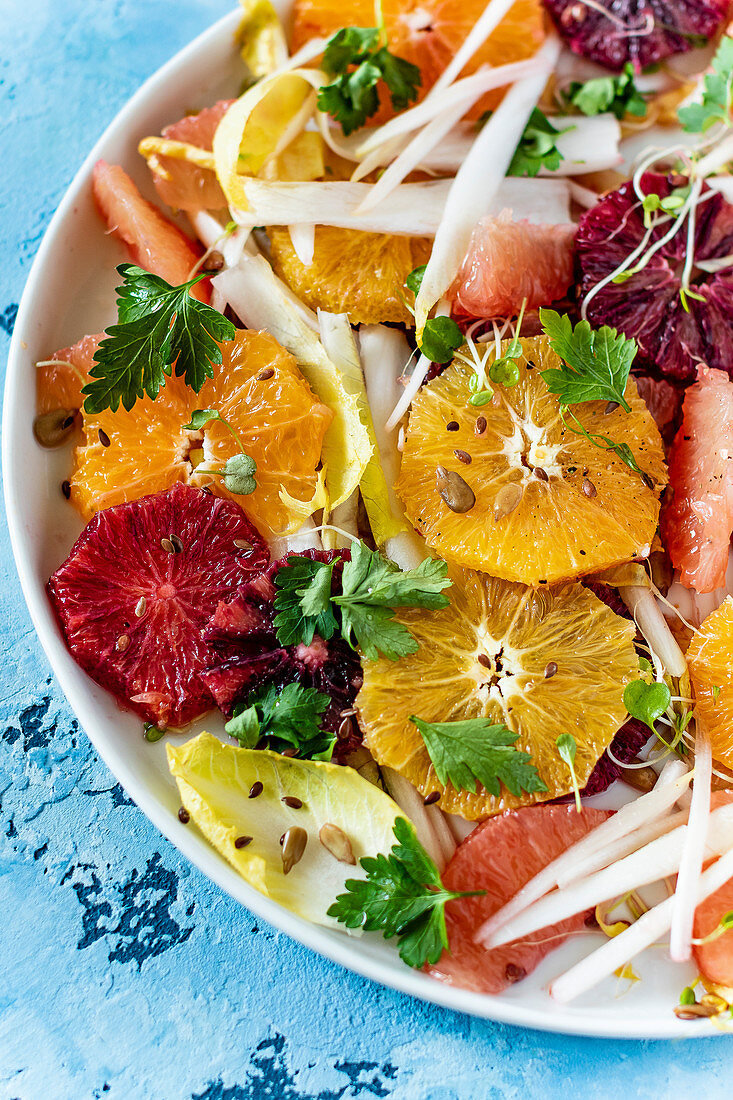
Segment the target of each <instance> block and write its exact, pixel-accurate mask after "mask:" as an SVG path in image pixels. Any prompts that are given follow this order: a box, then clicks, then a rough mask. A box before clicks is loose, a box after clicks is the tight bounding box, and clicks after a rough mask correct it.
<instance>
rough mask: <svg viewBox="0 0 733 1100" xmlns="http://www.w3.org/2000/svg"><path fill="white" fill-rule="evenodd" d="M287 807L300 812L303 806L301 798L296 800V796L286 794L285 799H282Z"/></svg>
mask: <svg viewBox="0 0 733 1100" xmlns="http://www.w3.org/2000/svg"><path fill="white" fill-rule="evenodd" d="M280 801H281V802H284V803H285V805H286V806H289V807H290V809H291V810H299V809H300V808H301V806H302V805H303V802H302V800H301V799H300V798H296V797H295V795H294V794H286V795H285V797H284V798H281V799H280Z"/></svg>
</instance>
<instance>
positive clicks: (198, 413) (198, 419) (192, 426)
mask: <svg viewBox="0 0 733 1100" xmlns="http://www.w3.org/2000/svg"><path fill="white" fill-rule="evenodd" d="M211 420H220V421H221V422H222V424H227V426H229V425H228V422H227V421H226V420H225V419H224V417H223V416H222V415H221V413H220V412H219V410H218V409H194V410H193V412H192V413H191V419H190V420H189V422H188V424H184V425H183V427H184V428H185V430H186V431H188V432H200V431H201V429H202V428H205V427H206V425H207V424H208V423H209V421H211Z"/></svg>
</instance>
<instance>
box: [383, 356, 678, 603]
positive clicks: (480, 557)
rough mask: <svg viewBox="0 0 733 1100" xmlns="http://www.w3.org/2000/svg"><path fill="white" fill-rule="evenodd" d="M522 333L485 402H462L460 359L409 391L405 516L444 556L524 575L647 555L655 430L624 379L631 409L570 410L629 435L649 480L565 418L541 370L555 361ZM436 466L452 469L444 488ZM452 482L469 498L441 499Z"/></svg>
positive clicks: (597, 405)
mask: <svg viewBox="0 0 733 1100" xmlns="http://www.w3.org/2000/svg"><path fill="white" fill-rule="evenodd" d="M521 343H522V357H521V359H519V360H518V365H519V382H518V384H517V385H516V386H514V387H512V388H507V387H506V386H501V385H497V386H496V387H495V392H494V397H493V400H492V401H491V402H490V403H489V404H487V405H483V406H482V407H480V408H474V407H473V406H472V405H470V404H469V399H470V397H471V396H472V391H471V389H470V382H471V379H472V377H474V370H473V368H472V367H470V366H468V365H467V364H466V363H464V362H462V361H460V360H455V361H454V362H453V364H452V365H451V366H450V367H448V368H447V370H445V371H443V372H442V374H440V375H439V376H438V377H437V378H434V379H433V380H432V381H431V382H429V383H428V384H427V385H425V386H423V387H422V389H421V390H420V391H419V393H418V394H417V396H416V397H415V399H414V400H413V403H412V410H411V412H410V420H409V424H408V429H407V437H406V440H405V449H404V452H403V456H402V468H401V471H400V477H399V481H398V483H397V493H398V495H399V496H400V497H401V499H402V501H403V503H404V505H405V511H406V513H407V515H408V517H409V519H410V520H411V521H412V523H413V525H414V526H415V527H416V528H417V530H418V531H419V532H420V533H421V534H422V535H424V537H425V539H426V541H427V543H428V545H429V546H432V547H433V548H434V549H435V550H436V551H437V553H438V554H440V556H441V557H443V558H446V559H447V560H448V561H454V562H458V563H459V564H460V565H465V566H469V567H471V568H473V569H481V570H485V571H486V572H487V573H491V575H492V576H494V577H502V578H504V579H506V580H512V581H519V582H522V583H524V584H532V585H537V584H542V583H545V582H547V583H550V584H551V583H553V582H555V581H560V580H566V579H570V578H574V577H578V576H580V575H582V574H584V573H590V572H594V571H599V570H602V569H606V568H608V567H610V566H612V565H616V564H618V563H620V562H624V561H630V560H631V559H632V558H635V557H637V556H642V557H646V556H647V555H648V553H649V549H650V547H651V543H652V539H653V538H654V534H655V532H656V529H657V520H658V517H659V499H658V496H659V493H660V491H661V489H662V487H663V486H664V485H665V484H666V480H667V475H666V470H665V466H664V453H663V450H662V443H661V440H660V438H659V432H658V431H657V429H656V426H655V424H654V421H653V420H652V417H651V415H650V414H649V412H648V410H647V408H646V406H645V405H644V402H643V401H642V400H641V398H640V397H639V395H638V393H637V391H636V386H635V385H634V382H633V381H629V383H628V385H627V387H626V400H627V402H628V403H629V405H630V406H631V412H630V413H626V412H624V410H623V409H622V408H617V409H616V410H615V411H613V412H609V413H607V412H606V403H605V402H603V401H589V402H586V403H584V404H581V405H576V406H574V407H573V411H574V412H575V413H576V415H577V416H578V419H579V420H580V421H581V423H582V424H583V426H584V427H585V428H586V429H587V430H588V431H589V432H602V433H603V434H605V435H607V436H608V437H609V438H611V439H613V441H614V442H616V443H623V444H627V445H628V446H629V447H630V448H631V450H632V451H633V453H634V455H635V457H636V460H637V462H638V463H639V465H640V466H641V468H642V469H643V470H644V471H645V472H646V473H647V474H648V475H649V477H650V478H651V479H652V483H653V484H654V486H655V488H654V490H652V489H650V488H648V487H647V486H646V485H645V484H644V483H643V482H642V480H641V478H640V477H639V475H638V474H635V473H634V472H633V471H631V470H630V469H629V467H628V466H626V465H625V464H624V463H623V462H622V461H621V459H620V458H618V457H617V456H616V455H615V454H612V453H611V452H609V451H607V450H599V448H598V447H596V446H594V445H593V444H592V443H590V442H589V441H588V440H587V439H585V438H584V437H583V436H581V435H579V434H576V433H575V432H571V431H570V430H569V429H566V428H565V427H564V425H563V422H562V420H561V418H560V415H559V404H558V400H557V397H555V396H554V395H553V394H551V393H550V392H549V390H548V389H547V386H546V384H545V382H544V380H543V379H542V377H541V375H540V371H541V370H544V369H547V368H550V367H557V366H558V365H559V363H560V360H559V359H558V357H557V356H556V355H555V353H554V352H553V351H552V350H551V348H550V346H549V343H548V341H547V338H546V337H536V338H533V339H524V340H522V341H521ZM505 350H506V345H505ZM479 429H481V431H480V433H479ZM477 433H479V434H477ZM440 468H442V469H443V470H445V471H447V472H448V476H449V478H450V479H453V480H452V481H451V483H450V484H449V485H448V486H447V487H446V486H445V484H444V481H445V479H443V480H442V481H441V483H440V484H439V479H440V478H441V475H440V474H439V472H438V471H439V469H440ZM456 477H458V478H459V479H460V480H459V482H455V478H456ZM460 481H463V482H464V483H465V485H466V486H467V487H468V490H469V494H473V497H474V498H475V500H474V503H473V504H472V505H471V496H470V495H467V494H466V493H465V490H464V491H463V495H464V496H465V500H463V499H460V500H459V499H458V498H456V497H451V491H452V490H451V486H452V485H453V484H460ZM441 490H442V492H441ZM446 497H448V498H449V499H450V502H451V504H452V507H449V503H448V502H447V500H446ZM466 505H469V507H468V509H467V510H460V511H457V510H454V509H455V508H460V509H465V508H466Z"/></svg>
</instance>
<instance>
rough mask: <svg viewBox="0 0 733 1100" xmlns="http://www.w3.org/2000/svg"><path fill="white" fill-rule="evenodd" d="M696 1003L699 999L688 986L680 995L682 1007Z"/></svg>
mask: <svg viewBox="0 0 733 1100" xmlns="http://www.w3.org/2000/svg"><path fill="white" fill-rule="evenodd" d="M696 1002H697V997H696V996H695V990H694V989H692V988H691V987H690V986H689V985H686V986H685V988H684V989H683V990H682V992H681V993H680V1004H681V1005H694V1004H695V1003H696Z"/></svg>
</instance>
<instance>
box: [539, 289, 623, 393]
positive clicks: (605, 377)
mask: <svg viewBox="0 0 733 1100" xmlns="http://www.w3.org/2000/svg"><path fill="white" fill-rule="evenodd" d="M540 321H541V323H542V327H543V329H544V331H545V333H546V334H547V336H548V337H549V338H550V347H551V348H552V350H553V351H554V352H556V353H557V354H558V355H559V356H560V358H561V359H562V360H563V361H564V362H563V365H562V366H561V367H559V368H557V369H550V370H543V371H542V372H541V373H542V377H543V378H544V380H545V382H546V383H547V388H548V389H549V390H550V392H551V393H555V394H557V396H558V397H559V399H560V405H561V406H564V405H576V404H578V403H579V402H582V401H616V402H617V403H618V404H619V405H621V406H622V408H624V409H625V410H626V412H630V411H631V409H630V407H629V404H628V402H627V400H626V398H625V397H624V390H625V389H626V383H627V381H628V378H629V371H630V369H631V364H632V363H633V361H634V358H635V356H636V352H637V350H638V349H637V345H636V341H635V340H631V339H629V337H628V336H624V335H623V333H618V332H617V331H616V329H615V328H609V326H608V325H603V327H602V328H599V329H592V328H591V327H590V325H589V324H588V322H587V321H578V323H577V325H575V326H573V324H572V322H571V320H570V318H569V317H567V316H561V315H560V314H559V313H556V312H555V310H554V309H540Z"/></svg>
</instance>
